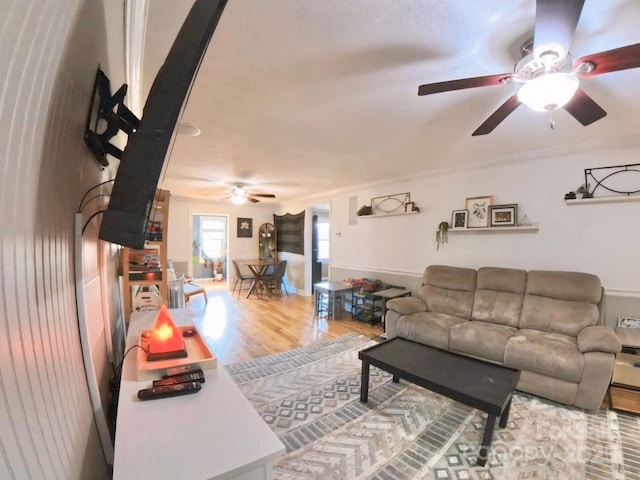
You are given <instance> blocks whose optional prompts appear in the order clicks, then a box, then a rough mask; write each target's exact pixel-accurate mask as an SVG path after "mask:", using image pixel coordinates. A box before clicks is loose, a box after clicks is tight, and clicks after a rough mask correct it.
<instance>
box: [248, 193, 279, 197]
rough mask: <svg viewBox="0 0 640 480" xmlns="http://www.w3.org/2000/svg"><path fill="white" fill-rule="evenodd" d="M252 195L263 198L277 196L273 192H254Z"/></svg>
mask: <svg viewBox="0 0 640 480" xmlns="http://www.w3.org/2000/svg"><path fill="white" fill-rule="evenodd" d="M251 196H253V197H261V198H276V196H275V195H274V194H273V193H252V194H251Z"/></svg>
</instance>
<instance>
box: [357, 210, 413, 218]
mask: <svg viewBox="0 0 640 480" xmlns="http://www.w3.org/2000/svg"><path fill="white" fill-rule="evenodd" d="M416 213H420V212H415V211H413V212H390V213H376V214H375V215H360V216H358V218H371V217H375V218H379V217H393V216H394V215H415V214H416Z"/></svg>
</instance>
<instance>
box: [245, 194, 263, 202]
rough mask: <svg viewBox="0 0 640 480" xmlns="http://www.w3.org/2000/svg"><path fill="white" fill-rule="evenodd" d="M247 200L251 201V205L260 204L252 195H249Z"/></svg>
mask: <svg viewBox="0 0 640 480" xmlns="http://www.w3.org/2000/svg"><path fill="white" fill-rule="evenodd" d="M247 200H249V201H250V202H251V203H260V200H258V199H257V198H253V197H252V196H251V195H247Z"/></svg>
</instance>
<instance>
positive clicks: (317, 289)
mask: <svg viewBox="0 0 640 480" xmlns="http://www.w3.org/2000/svg"><path fill="white" fill-rule="evenodd" d="M313 291H314V294H315V301H316V316H318V315H320V313H322V312H323V311H326V313H327V318H331V319H333V320H335V319H336V317H337V315H336V306H337V303H338V301H337V300H338V298H339V297H340V296H341V295H344V294H346V293H349V294H350V293H351V292H352V291H353V287H351V286H347V285H345V284H344V283H342V282H320V283H316V284H315V285H314V286H313ZM325 300H326V303H325ZM325 305H326V310H324V306H325Z"/></svg>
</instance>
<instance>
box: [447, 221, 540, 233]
mask: <svg viewBox="0 0 640 480" xmlns="http://www.w3.org/2000/svg"><path fill="white" fill-rule="evenodd" d="M539 229H540V226H539V225H538V224H537V223H534V224H533V225H518V226H513V227H479V228H450V229H449V233H480V232H482V233H513V232H537V231H538V230H539Z"/></svg>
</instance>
